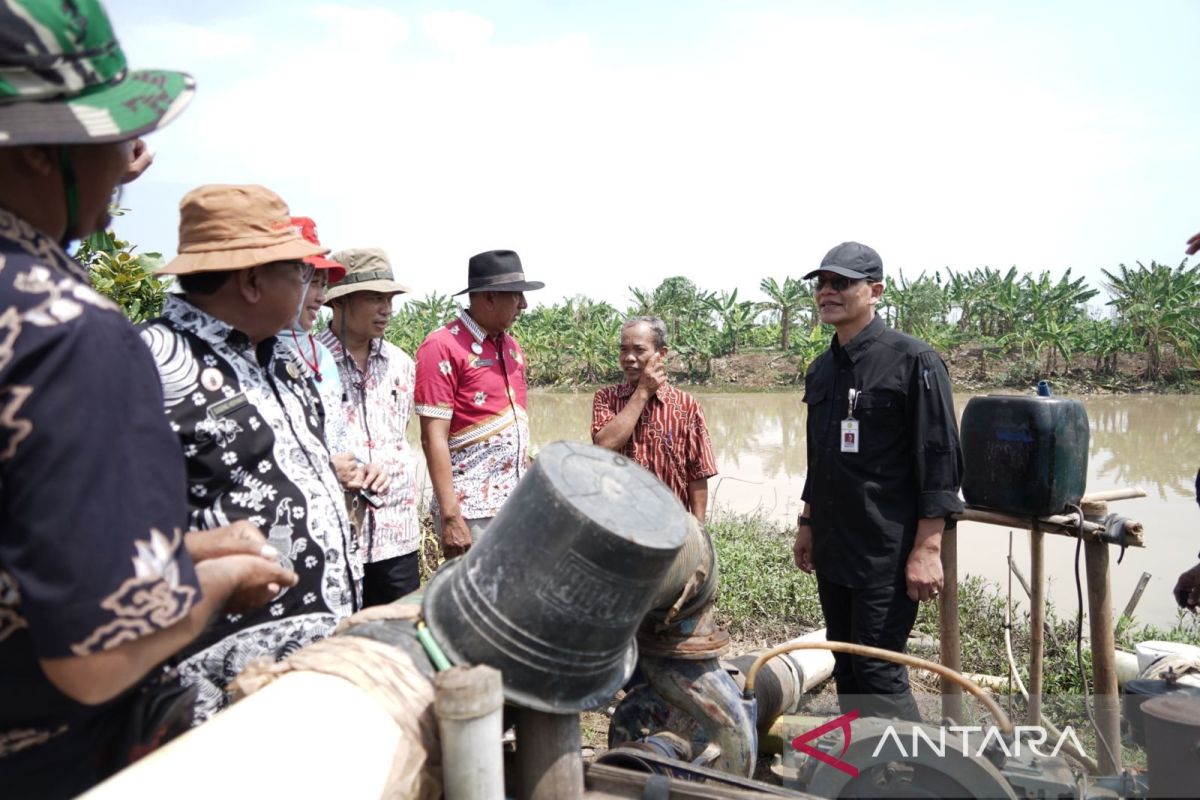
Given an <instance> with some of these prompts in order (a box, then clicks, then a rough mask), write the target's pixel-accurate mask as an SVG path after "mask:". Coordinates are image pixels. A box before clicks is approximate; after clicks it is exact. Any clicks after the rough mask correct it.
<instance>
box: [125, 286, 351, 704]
mask: <svg viewBox="0 0 1200 800" xmlns="http://www.w3.org/2000/svg"><path fill="white" fill-rule="evenodd" d="M142 338H143V341H145V342H146V344H147V345H148V346H149V347H150V349H151V352H152V353H153V355H154V360H155V362H156V363H157V364H158V367H159V373H160V376H161V378H162V382H163V395H164V406H165V409H166V414H167V419H168V421H169V423H170V425H171V428H172V429H173V430H174V431H175V433H176V435H177V436H178V437H179V442H180V445H181V447H182V448H183V454H184V456H185V457H186V460H187V465H188V506H189V509H190V518H189V524H190V525H191V528H192V529H193V530H201V529H207V528H212V527H218V526H221V525H228V524H229V523H231V522H234V521H236V520H247V521H248V522H250V523H251V524H253V525H255V526H257V527H258V528H260V529H261V530H262V532H263V533H264V534H265V535H266V537H267V540H268V542H269V543H270V544H271V545H272V546H274V547H275V549H276V550H278V551H279V553H280V562H281V563H282V564H283V565H284V566H286V567H288V568H290V569H293V570H295V572H296V574H297V575H298V576H299V582H298V583H297V585H296V586H293V587H291V588H289V589H285V590H284V591H283V592H282V593H280V595H279V596H278V597H276V598H275V599H274V600H273V601H272V602H270V603H268V604H267V606H266V607H264V608H261V609H258V610H256V611H254V612H251V613H249V614H246V615H244V616H227V617H225V618H223V619H221V620H219V621H218V622H217V623H216V624H215V625H213V626H211V627H210V629H209V630H208V631H206V632H205V634H204V635H203V636H202V637H201V638H200V640H198V642H197V643H196V644H195V645H193V647H192V649H191V650H190V651H189V652H190V653H191V654H190V655H188V656H187V657H186V659H185V660H184V661H183V663H182V664H181V665H180V672H181V674H182V675H183V677H184V680H185V681H186V682H188V683H192V684H195V685H198V686H200V687H201V689H202V697H201V703H200V704H199V706H198V707H197V714H196V718H197V721H202V720H204V719H206V718H207V717H208V716H210V715H211V714H212V713H214V712H216V711H217V710H219V709H220V708H221V707H222V706H223V705H224V704H225V702H226V699H225V694H224V690H225V688H226V686H227V684H228V682H229V680H230V679H232V677H233V676H234V675H236V674H237V671H238V670H240V669H241V668H242V667H243V666H245V664H246V663H248V662H249V661H250V660H251V659H253V658H256V657H259V656H269V657H271V658H280V657H282V656H283V655H286V653H287V652H290V650H292V649H295V648H298V647H302V646H304V645H305V644H308V643H310V642H312V641H315V640H317V639H320V638H322V637H324V636H326V635H328V634H329V633H330V632H331V631H332V630H333V627H334V626H335V625H336V624H337V623H338V621H339V620H341V619H342V618H344V617H345V616H347V615H348V614H350V613H351V612H352V611H353V609H354V607H355V606H356V602H355V594H354V593H355V591H356V586H357V584H359V583H360V581H361V577H362V568H361V564H360V560H359V558H358V555H357V551H356V550H355V548H354V540H353V538H352V535H351V532H350V523H349V520H348V518H347V515H346V509H345V504H344V502H343V494H342V488H341V486H340V485H339V484H338V482H337V478H336V477H335V475H334V473H333V469H332V467H331V466H330V464H329V451H328V449H327V448H326V446H325V444H324V431H323V419H322V412H321V408H320V401H319V400H318V399H317V393H316V390H315V389H314V387H313V385H312V382H311V380H310V379H309V378H308V376H307V374H306V373H305V372H304V371H303V366H302V365H300V364H299V363H298V361H297V360H296V358H295V356H294V354H293V353H292V351H291V350H290V349H289V348H288V347H287V346H286V345H285V344H283V343H282V342H279V341H277V340H276V339H274V338H272V339H268V340H266V341H264V342H260V343H259V344H258V346H257V347H255V346H252V345H251V343H250V341H249V340H248V339H247V338H246V337H245V335H244V334H242V333H240V332H239V331H236V330H234V329H233V328H231V327H229V326H228V325H226V324H225V323H223V322H221V321H220V320H217V319H215V318H213V317H211V316H209V315H208V314H205V313H204V312H202V311H200V310H199V309H197V308H195V307H194V306H191V305H190V304H188V303H187V302H185V301H184V300H182V299H180V298H178V297H169V298H168V300H167V304H166V307H165V309H164V311H163V316H162V318H160V319H159V320H156V321H155V322H154V323H152V324H151V325H149V326H148V327H147V328H146V330H144V331H143V333H142Z"/></svg>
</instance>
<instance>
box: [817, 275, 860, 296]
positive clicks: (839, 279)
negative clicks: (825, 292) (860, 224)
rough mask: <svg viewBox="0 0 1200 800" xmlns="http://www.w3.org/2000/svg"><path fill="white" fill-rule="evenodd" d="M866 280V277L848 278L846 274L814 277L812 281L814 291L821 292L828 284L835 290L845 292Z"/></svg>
mask: <svg viewBox="0 0 1200 800" xmlns="http://www.w3.org/2000/svg"><path fill="white" fill-rule="evenodd" d="M865 280H866V278H847V277H846V276H845V275H833V276H829V275H822V276H820V277H817V278H814V279H813V280H812V281H811V283H812V288H813V291H814V292H819V291H821V290H822V289H824V288H825V287H827V286H828V287H829V288H830V289H833V290H834V291H835V292H844V291H846V290H847V289H849V288H850V287H851V286H855V285H856V284H859V283H862V282H863V281H865Z"/></svg>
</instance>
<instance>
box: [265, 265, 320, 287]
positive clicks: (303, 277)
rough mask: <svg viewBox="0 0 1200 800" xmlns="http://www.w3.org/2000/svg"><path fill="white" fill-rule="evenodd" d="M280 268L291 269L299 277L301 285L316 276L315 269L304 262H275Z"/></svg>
mask: <svg viewBox="0 0 1200 800" xmlns="http://www.w3.org/2000/svg"><path fill="white" fill-rule="evenodd" d="M275 263H277V264H278V265H279V266H281V267H293V268H295V270H296V274H297V275H299V276H300V282H301V283H308V282H309V281H311V280H312V279H313V275H315V274H316V272H317V268H316V267H314V266H313V265H312V264H309V263H308V262H306V261H277V262H275Z"/></svg>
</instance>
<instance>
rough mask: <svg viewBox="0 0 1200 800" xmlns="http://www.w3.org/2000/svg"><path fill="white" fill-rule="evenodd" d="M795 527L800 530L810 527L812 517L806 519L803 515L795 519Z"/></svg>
mask: <svg viewBox="0 0 1200 800" xmlns="http://www.w3.org/2000/svg"><path fill="white" fill-rule="evenodd" d="M796 525H797V526H799V527H801V528H809V527H812V517H806V516H804V515H803V514H801V515H800V516H798V517H796Z"/></svg>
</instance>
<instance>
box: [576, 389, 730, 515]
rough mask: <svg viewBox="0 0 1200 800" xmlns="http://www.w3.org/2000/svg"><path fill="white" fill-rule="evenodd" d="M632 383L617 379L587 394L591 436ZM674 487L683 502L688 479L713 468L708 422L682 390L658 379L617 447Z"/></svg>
mask: <svg viewBox="0 0 1200 800" xmlns="http://www.w3.org/2000/svg"><path fill="white" fill-rule="evenodd" d="M634 388H636V387H634V385H633V384H631V383H619V384H617V385H616V386H608V387H605V388H604V389H601V390H600V391H598V392H596V396H595V397H594V398H593V399H592V437H593V438H594V437H595V436H596V434H597V433H599V432H600V430H601V429H602V428H603V427H604V426H605V425H607V424H608V423H610V422H612V420H613V417H615V416H617V414H619V413H621V409H623V408H625V404H626V403H628V402H629V397H630V396H631V395H632V394H633V390H634ZM621 452H622V453H624V454H625V455H626V456H627V457H628V458H632V459H633V460H634V461H636V462H637V463H639V464H641V465H642V466H643V467H645V468H646V469H648V470H650V471H651V472H653V473H654V474H655V475H657V476H658V479H659V480H660V481H662V482H663V483H665V484H666V485H667V487H668V488H669V489H670V490H671V491H672V492H674V493H675V496H676V497H678V498H679V500H680V502H681V503H683V506H684V508H687V507H688V494H687V489H688V484H689V483H691V482H692V481H698V480H700V479H702V478H711V477H712V476H713V475H716V474H717V462H716V459H714V458H713V452H712V442H711V441H710V439H709V436H708V425H707V424H706V423H705V422H704V412H703V411H701V410H700V404H699V403H697V402H696V400H695V398H694V397H692V396H691V395H690V394H688V393H687V392H683V391H680V390H679V389H676V388H675V387H674V386H671V385H670V384H663V385H662V386H660V387H658V391H657V392H655V394H654V396H653V397H651V398H650V401H649V402H648V403H646V407H645V408H644V409H642V416H641V417H640V418H639V419H638V421H637V425H636V426H635V427H634V429H633V435H632V436H630V437H629V441H628V442H626V443H625V447H624V448H623V449H622V450H621Z"/></svg>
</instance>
